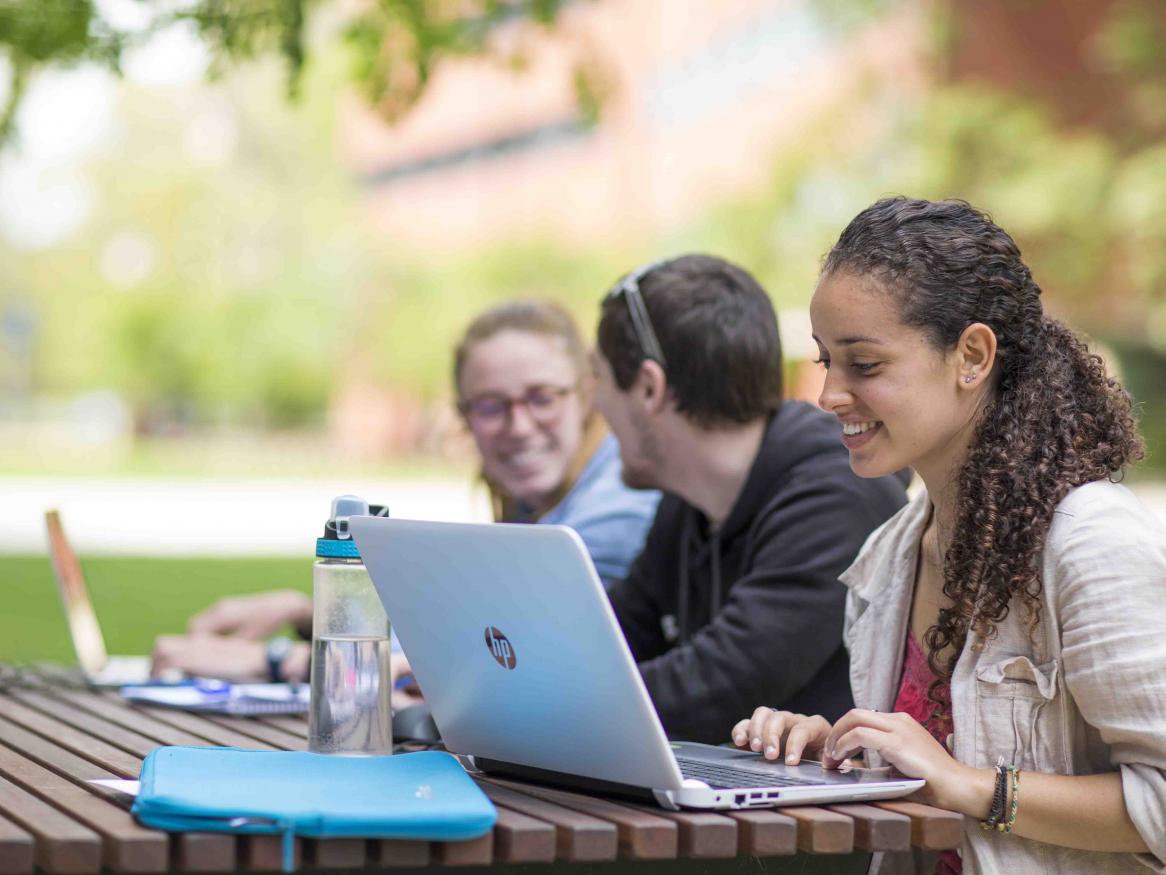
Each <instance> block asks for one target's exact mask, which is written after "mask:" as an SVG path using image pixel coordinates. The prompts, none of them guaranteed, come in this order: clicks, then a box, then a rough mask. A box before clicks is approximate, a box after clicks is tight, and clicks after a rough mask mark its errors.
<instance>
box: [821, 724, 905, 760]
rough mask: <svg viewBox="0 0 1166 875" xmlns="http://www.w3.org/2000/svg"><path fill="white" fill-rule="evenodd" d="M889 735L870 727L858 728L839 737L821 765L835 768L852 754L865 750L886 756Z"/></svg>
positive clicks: (889, 739)
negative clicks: (875, 751)
mask: <svg viewBox="0 0 1166 875" xmlns="http://www.w3.org/2000/svg"><path fill="white" fill-rule="evenodd" d="M890 741H891V733H889V732H884V731H883V730H881V729H874V728H872V727H870V726H859V727H857V728H855V729H852V730H850V731H849V732H847V733H845V734H843V735H842V736H840V737H839V738H838V739H837V740H836V741H835V742H834V747H833V748H831V749H830V750H829V751H828V752H827V754H826V757H825V758H824V761H823V764H824V765H825V766H826V767H827V768H835V767H836V766H838V765H840V764H841V763H842V761H843V760H845V759H846V758H847V757H849V756H852V755H853V754H856V753H860V752H862V751H863V750H866V749H867V748H869V749H871V750H877V751H879V753H881V754H884V755H886V754H887V752H888V750H887V748H888V743H889V742H890Z"/></svg>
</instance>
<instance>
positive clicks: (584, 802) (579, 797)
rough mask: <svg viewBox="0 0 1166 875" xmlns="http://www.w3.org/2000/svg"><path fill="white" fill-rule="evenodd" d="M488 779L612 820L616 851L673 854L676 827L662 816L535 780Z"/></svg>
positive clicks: (635, 855) (659, 856)
mask: <svg viewBox="0 0 1166 875" xmlns="http://www.w3.org/2000/svg"><path fill="white" fill-rule="evenodd" d="M486 780H489V781H490V782H491V783H496V784H498V785H500V786H503V787H508V788H510V789H511V790H515V791H517V792H519V793H522V794H524V795H526V796H533V797H535V798H536V799H542V800H544V801H546V802H551V803H553V804H555V805H561V806H562V807H564V808H570V809H573V810H574V811H579V812H582V813H583V814H589V815H591V816H592V817H598V818H599V819H600V820H607V821H610V822H612V823H614V824H615V826H616V829H617V830H618V836H619V855H620V857H622V858H625V859H629V860H671V859H675V858H676V851H677V848H678V846H679V829H678V828H677V826H676V824H675V823H673V822H672V821H670V820H668V819H667V818H665V817H659V816H658V815H656V814H650V813H648V812H646V811H643V810H642V809H639V808H631V807H629V806H627V805H620V804H619V803H616V802H612V801H610V800H607V799H601V798H598V797H595V796H584V795H583V794H581V793H572V792H570V791H567V790H559V789H556V788H553V787H543V786H540V785H535V784H517V783H514V782H512V781H504V780H500V779H497V778H487V779H486Z"/></svg>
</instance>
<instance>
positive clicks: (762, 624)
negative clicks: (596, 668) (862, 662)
mask: <svg viewBox="0 0 1166 875" xmlns="http://www.w3.org/2000/svg"><path fill="white" fill-rule="evenodd" d="M905 482H906V475H905V474H900V475H895V476H888V477H880V478H877V479H872V480H865V479H862V478H860V477H858V476H857V475H856V474H854V473H853V472H852V471H851V470H850V461H849V454H848V452H847V450H846V448H845V447H844V446H843V445H842V441H841V428H840V427H839V425H838V421H837V420H836V419H835V417H833V416H831V415H829V414H827V413H824V412H822V411H821V410H818V409H817V408H815V407H812V406H810V405H808V404H804V403H802V402H798V401H789V402H786V403H785V404H784V405H783V406H782V407H781V409H780V410H779V411H778V412H777V414H776V415H775V416H774V417H773V419H772V420H771V421H770V423H769V426H768V429H767V430H766V433H765V437H764V439H763V440H762V444H761V449H760V450H759V452H758V454H757V458H756V459H755V460H754V462H753V466H752V468H751V469H750V471H749V476H748V478H747V479H746V481H745V485H744V487H743V488H742V490H741V494H740V495H739V496H738V498H737V501H736V502H735V503H734V505H733V508H732V510H731V511H730V512H729V515H728V517H727V518H726V519H725V522H724V524H723V525H722V526H721V527H720V529H719V530H717V531H715V532H710V531H709V527H708V522H707V520H706V519H705V516H704V514H703V513H701V512H700V511H699V510H697V509H696V508H694V507H693V506H692V505H690V504H687V503H686V502H684V501H683V500H681V499H680V498H678V497H676V496H674V495H665V496H664V498H663V500H662V501H661V502H660V507H659V509H658V511H657V513H656V519H655V521H654V523H653V524H652V528H651V529H650V530H649V532H648V538H647V541H646V542H645V544H644V550H643V552H642V553H641V554H640V555H639V557H638V558H637V559H636V560H635V561H634V562H633V563H632V567H631V569H630V571H629V572H628V577H627V578H626V579H625V580H624V581H623V582H622V583H621V584H618V585H617V586H616V587H615V588H614V589H612V591H611V593H610V596H611V602H612V605H613V606H614V608H615V613H616V616H617V617H618V618H619V621H620V624H621V626H622V627H623V631H624V634H625V635H626V636H627V640H628V644H629V645H630V646H631V650H632V654H633V655H634V656H635V658H636V660H637V662H638V663H639V666H640V671H641V673H642V674H643V677H644V682H645V684H646V685H647V687H648V692H649V693H650V694H651V696H652V700H653V701H654V702H655V705H656V710H657V712H658V713H659V714H660V719H661V721H662V722H663V724H664V729H665V731H666V732H667V733H668V735H669V737H671V738H674V739H684V740H690V741H705V742H710V743H714V744H719V743H723V742H726V741H729V730H730V728H731V727H732V725H733V724H734V723H735V722H736V721H737V720H740V719H741V718H742V717H747V716H749V715H750V714H751V713H752V711H753V709H754V708H756V707H757V706H758V705H770V706H773V707H776V708H783V709H788V710H791V711H795V712H800V713H804V714H822V715H823V716H825V717H826V718H827V719H828V720H831V721H833V720H836V719H837V718H838V717H839V716H841V715H842V714H843V713H844V712H845V711H846V710H848V709H849V708H850V707H852V700H851V695H850V682H849V663H848V660H847V655H846V651H845V649H844V648H843V646H842V617H843V608H844V604H845V598H846V596H845V588H844V587H843V585H842V584H841V583H840V582H839V581H838V576H839V575H840V574H841V573H842V572H843V571H844V570H846V568H847V567H848V566H849V565H850V563H851V562H852V561H853V560H854V558H855V556H856V555H857V554H858V551H859V549H860V548H861V547H862V544H863V542H864V541H865V540H866V537H867V535H869V534H870V533H871V532H872V531H874V529H876V528H877V527H878V526H879V525H881V524H882V523H883V522H885V521H886V520H887V519H889V518H890V517H891V515H892V514H894V513H895V511H897V510H898V509H899V508H900V507H902V506H903V504H905V503H906V492H905V489H904V483H905Z"/></svg>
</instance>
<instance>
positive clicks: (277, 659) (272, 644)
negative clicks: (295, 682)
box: [266, 636, 292, 684]
mask: <svg viewBox="0 0 1166 875" xmlns="http://www.w3.org/2000/svg"><path fill="white" fill-rule="evenodd" d="M291 650H292V640H291V639H290V638H284V637H282V636H281V637H279V638H272V639H271V640H270V641H268V642H267V649H266V656H267V679H268V680H270V681H271V682H272V683H273V684H276V683H279V682H281V681H284V680H286V678H285V677H284V676H283V661H284V660H285V659H287V655H288V654H289V653H291Z"/></svg>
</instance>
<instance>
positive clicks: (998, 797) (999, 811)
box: [980, 757, 1008, 830]
mask: <svg viewBox="0 0 1166 875" xmlns="http://www.w3.org/2000/svg"><path fill="white" fill-rule="evenodd" d="M1007 776H1008V770H1007V767H1006V766H1005V765H1004V757H1000V760H999V762H997V763H996V784H995V787H994V788H993V790H992V806H991V808H989V809H988V816H987V817H986V818H985V819H984V820H981V821H980V828H981V829H985V830H987V829H996V828H997V827H998V826H999V824H1000V822H1001V821H1002V820H1004V810H1005V807H1006V805H1007V801H1008V789H1007V788H1008V781H1007Z"/></svg>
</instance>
